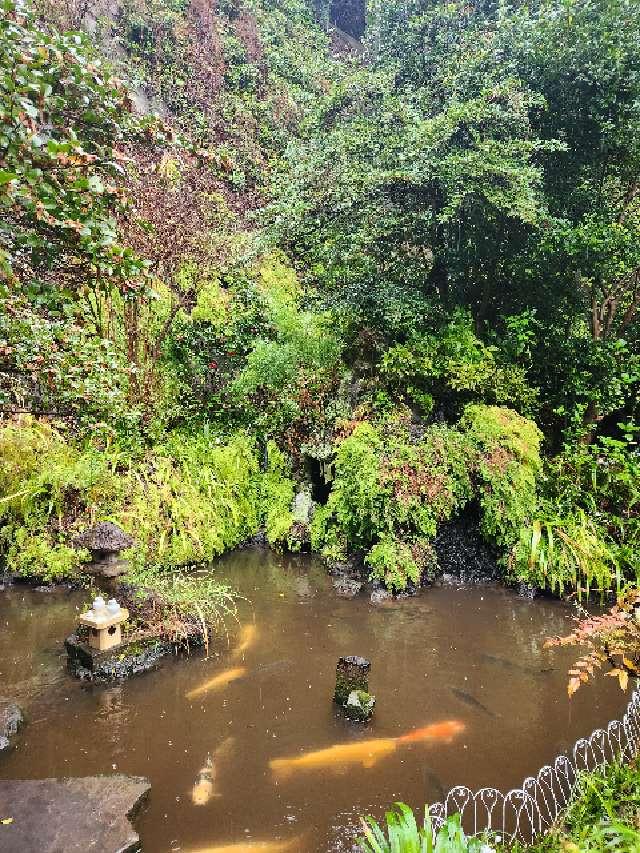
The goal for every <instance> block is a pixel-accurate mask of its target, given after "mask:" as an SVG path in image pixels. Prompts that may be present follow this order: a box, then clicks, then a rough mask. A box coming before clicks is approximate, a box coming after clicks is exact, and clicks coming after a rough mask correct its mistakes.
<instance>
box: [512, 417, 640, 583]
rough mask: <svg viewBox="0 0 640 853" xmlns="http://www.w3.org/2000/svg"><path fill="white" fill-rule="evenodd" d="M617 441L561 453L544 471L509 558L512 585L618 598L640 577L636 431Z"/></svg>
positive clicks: (626, 432) (626, 428)
mask: <svg viewBox="0 0 640 853" xmlns="http://www.w3.org/2000/svg"><path fill="white" fill-rule="evenodd" d="M621 427H622V428H623V429H624V435H625V438H624V440H616V439H611V438H603V439H601V440H600V441H598V442H597V443H596V444H594V445H584V444H582V445H578V446H577V447H569V446H567V447H566V448H565V450H564V452H563V453H562V454H560V455H558V456H557V457H556V458H554V459H552V460H549V461H548V463H547V464H546V471H545V474H546V476H545V477H544V483H545V488H544V492H543V495H542V500H541V506H540V511H541V514H539V515H538V516H537V517H536V519H535V520H534V521H533V522H532V523H531V524H530V525H528V526H527V527H525V528H523V530H522V532H521V536H520V541H519V542H518V543H517V544H516V545H515V547H514V549H513V551H512V553H511V557H510V566H511V571H512V572H513V573H514V574H515V575H517V576H518V577H519V578H522V579H526V580H530V582H531V583H535V584H536V585H539V586H548V587H549V588H550V589H553V590H556V591H558V592H560V593H562V592H563V591H564V589H565V588H567V587H569V588H573V589H577V591H578V593H579V594H582V593H583V592H584V593H586V594H588V593H589V591H590V589H592V588H595V589H598V590H600V591H601V592H602V593H604V592H606V591H608V590H615V591H618V592H619V591H620V590H621V588H622V586H623V584H624V583H625V582H626V581H629V580H632V581H634V580H635V581H637V580H638V578H639V577H640V562H639V558H638V545H639V544H640V519H639V508H640V486H639V484H640V463H639V460H638V456H637V453H636V452H635V445H636V442H635V438H634V437H635V435H636V432H637V430H636V428H635V427H634V426H633V425H632V424H626V425H624V424H622V425H621Z"/></svg>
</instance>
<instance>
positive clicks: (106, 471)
mask: <svg viewBox="0 0 640 853" xmlns="http://www.w3.org/2000/svg"><path fill="white" fill-rule="evenodd" d="M0 458H1V459H2V462H3V465H2V474H1V475H0V525H1V527H0V543H1V547H2V552H3V555H4V557H5V558H6V562H7V565H8V568H9V569H10V570H11V571H15V572H17V573H18V574H24V575H35V576H41V577H47V578H53V577H68V576H71V575H73V574H75V573H77V571H78V570H80V569H81V564H82V561H83V560H85V559H88V554H87V553H86V552H82V551H76V550H75V549H73V548H72V547H71V539H72V538H73V535H74V534H75V533H78V532H79V531H80V530H81V529H83V528H85V527H87V526H89V525H90V524H92V523H93V522H95V521H97V520H103V519H109V520H113V521H115V522H117V523H118V524H120V525H121V526H122V527H123V528H124V529H125V530H127V531H128V532H130V533H131V535H132V536H133V537H134V539H135V543H136V544H135V545H134V547H133V548H132V549H130V551H129V552H128V554H127V556H128V557H129V559H130V560H131V563H132V568H133V570H134V571H136V572H140V571H142V570H143V569H147V568H149V567H156V568H174V567H176V566H181V565H186V564H194V563H202V562H206V561H209V560H211V559H212V558H213V557H216V556H218V555H219V554H222V553H223V552H224V551H226V550H228V549H230V548H233V547H235V546H237V545H239V544H240V543H242V542H243V541H245V540H246V539H247V538H249V537H250V536H252V535H254V534H255V533H257V531H258V530H259V529H260V527H261V526H262V524H263V523H264V521H265V520H266V522H267V529H268V530H269V535H270V538H271V539H272V540H273V541H276V540H279V539H281V538H283V537H284V536H285V535H286V533H287V530H288V526H290V523H291V522H290V521H289V515H287V513H289V514H290V508H291V499H292V497H293V484H292V482H291V481H290V480H289V479H287V477H286V472H285V468H284V465H283V464H273V465H272V466H271V467H270V469H269V471H268V472H267V473H266V474H264V475H263V474H262V473H261V471H260V468H259V465H258V460H257V454H256V451H255V448H254V446H253V443H252V442H251V440H250V439H248V438H247V437H246V436H244V435H236V436H233V437H231V438H230V439H228V440H226V441H223V440H222V439H221V438H216V437H214V436H211V435H207V434H206V433H202V434H200V435H199V436H197V437H195V438H194V437H190V436H186V435H171V434H169V435H168V436H167V438H166V440H165V442H164V443H163V445H157V446H155V447H153V448H151V449H149V450H147V451H145V452H143V453H141V454H140V455H139V456H137V457H132V456H131V455H130V453H127V454H123V453H121V452H119V451H118V449H117V448H115V447H110V448H97V447H92V446H90V445H88V446H86V447H84V448H79V447H76V446H74V445H73V444H71V443H70V442H68V441H66V440H65V439H64V438H63V436H62V435H61V434H60V433H59V432H58V431H56V430H55V429H53V428H52V427H50V426H47V425H44V424H41V423H38V422H35V421H31V420H24V419H23V420H21V421H17V422H13V423H8V424H6V425H4V426H3V427H1V428H0Z"/></svg>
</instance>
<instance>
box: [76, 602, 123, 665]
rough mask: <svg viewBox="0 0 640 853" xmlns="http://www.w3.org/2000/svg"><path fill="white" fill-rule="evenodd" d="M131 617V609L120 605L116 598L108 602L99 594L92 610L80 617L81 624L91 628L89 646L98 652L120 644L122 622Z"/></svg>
mask: <svg viewBox="0 0 640 853" xmlns="http://www.w3.org/2000/svg"><path fill="white" fill-rule="evenodd" d="M128 618H129V611H128V610H125V609H124V608H122V607H120V605H119V604H118V602H117V601H116V600H115V599H113V598H112V599H111V600H110V601H109V602H108V604H105V603H104V598H102V596H98V597H97V598H96V599H95V600H94V602H93V607H92V608H91V610H88V611H87V612H86V613H83V614H82V616H80V618H79V619H78V622H79V623H80V625H84V626H85V627H87V628H89V646H90V647H91V648H92V649H95V650H96V651H98V652H105V651H107V650H108V649H113V648H114V647H115V646H119V645H120V643H121V642H122V630H121V628H120V626H121V624H122V623H123V622H125V621H126V620H127V619H128Z"/></svg>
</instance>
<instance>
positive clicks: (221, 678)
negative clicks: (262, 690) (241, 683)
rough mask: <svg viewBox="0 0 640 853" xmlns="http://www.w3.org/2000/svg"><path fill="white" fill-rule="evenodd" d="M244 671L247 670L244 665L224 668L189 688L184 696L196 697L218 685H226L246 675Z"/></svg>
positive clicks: (216, 687)
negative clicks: (197, 685)
mask: <svg viewBox="0 0 640 853" xmlns="http://www.w3.org/2000/svg"><path fill="white" fill-rule="evenodd" d="M246 672H247V670H246V668H245V667H244V666H236V667H234V668H233V669H225V670H224V672H219V673H218V674H217V675H214V677H213V678H210V679H209V680H208V681H205V682H204V683H203V684H201V685H200V686H199V687H195V688H194V689H193V690H190V691H189V692H188V693H187V694H186V697H187V699H197V698H198V696H204V694H205V693H209V692H210V691H211V690H217V689H218V688H219V687H226V685H227V684H230V683H231V682H232V681H236V680H237V679H238V678H242V677H243V676H244V675H246Z"/></svg>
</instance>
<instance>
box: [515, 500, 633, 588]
mask: <svg viewBox="0 0 640 853" xmlns="http://www.w3.org/2000/svg"><path fill="white" fill-rule="evenodd" d="M509 565H510V570H511V571H512V572H513V573H514V575H515V576H516V577H517V578H518V579H520V580H526V581H527V583H531V584H534V585H536V586H539V587H541V588H545V587H547V588H549V589H550V590H552V591H554V592H557V593H559V594H560V595H562V594H563V593H564V592H565V590H566V589H567V588H569V589H572V590H576V591H577V593H578V597H581V596H582V595H583V594H585V595H587V596H589V594H590V592H592V591H599V592H600V593H601V594H602V595H604V594H605V593H606V592H607V591H609V590H610V589H611V588H612V587H613V588H615V589H616V591H618V592H619V591H620V589H621V586H622V580H623V579H622V575H621V573H620V572H619V570H618V566H617V563H616V555H615V551H614V549H613V548H612V546H611V544H609V543H608V542H606V540H604V539H603V538H602V533H601V531H600V530H599V529H598V527H597V525H596V524H595V523H594V522H593V520H592V519H590V518H588V517H587V516H586V515H585V514H584V513H583V512H579V513H577V514H576V515H575V516H570V517H568V518H565V519H551V520H547V519H545V520H544V521H540V520H539V519H536V520H535V521H533V523H532V524H531V525H529V526H526V527H523V529H522V531H521V534H520V540H519V541H518V542H517V543H516V545H515V546H514V547H513V550H512V552H511V555H510V559H509Z"/></svg>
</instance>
